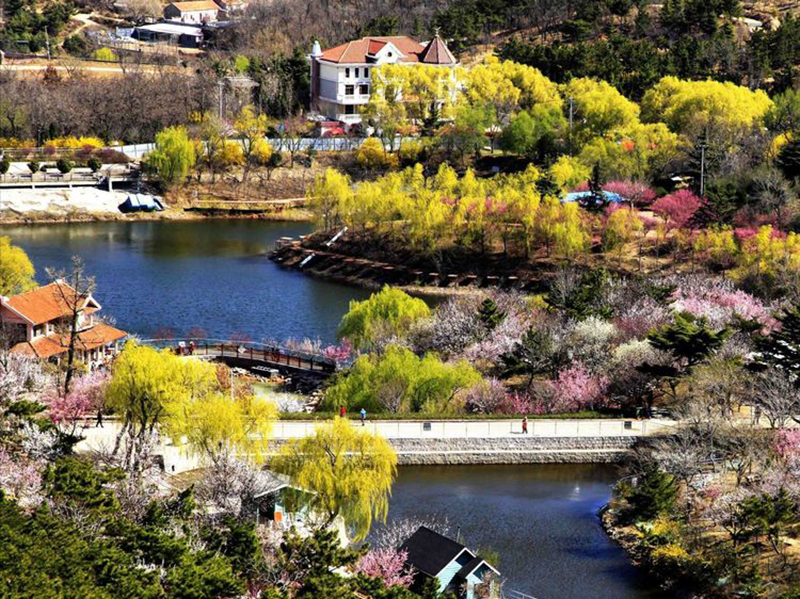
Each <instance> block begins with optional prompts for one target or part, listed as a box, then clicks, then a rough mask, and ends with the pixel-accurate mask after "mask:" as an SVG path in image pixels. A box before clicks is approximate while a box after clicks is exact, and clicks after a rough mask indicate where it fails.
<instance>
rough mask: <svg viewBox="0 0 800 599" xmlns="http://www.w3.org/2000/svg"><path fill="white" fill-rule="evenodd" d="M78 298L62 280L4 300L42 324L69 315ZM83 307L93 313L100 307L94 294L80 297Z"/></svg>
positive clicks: (30, 318)
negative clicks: (93, 296)
mask: <svg viewBox="0 0 800 599" xmlns="http://www.w3.org/2000/svg"><path fill="white" fill-rule="evenodd" d="M75 300H76V293H75V290H74V289H73V288H72V287H70V286H69V285H67V284H66V283H64V282H62V281H54V282H53V283H50V284H49V285H44V286H42V287H37V288H36V289H33V290H31V291H27V292H25V293H20V294H19V295H15V296H13V297H10V298H9V299H8V300H6V301H5V302H3V303H4V304H5V305H6V306H7V307H9V308H11V310H13V311H14V312H16V313H17V314H19V315H20V316H22V317H23V318H25V319H26V320H28V321H29V322H31V323H33V324H35V325H36V324H42V323H45V322H50V321H51V320H56V319H58V318H62V317H64V316H69V314H70V312H71V309H72V306H74V304H75ZM78 301H79V302H80V303H81V309H83V310H84V312H85V313H86V314H91V313H92V312H95V311H96V310H98V309H99V308H100V305H99V304H98V303H97V302H96V301H95V300H94V298H92V296H91V295H90V296H88V297H86V296H83V297H81V298H78Z"/></svg>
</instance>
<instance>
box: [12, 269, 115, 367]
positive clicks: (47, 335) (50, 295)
mask: <svg viewBox="0 0 800 599" xmlns="http://www.w3.org/2000/svg"><path fill="white" fill-rule="evenodd" d="M76 308H77V312H78V318H77V331H78V336H77V342H76V345H75V350H76V352H77V358H78V359H79V360H81V361H82V362H84V363H85V364H86V365H87V366H89V367H94V366H97V365H99V364H102V363H103V362H105V361H106V360H107V359H108V358H110V357H112V356H113V355H115V354H116V353H117V350H118V346H119V341H120V340H121V339H123V338H125V337H127V335H128V334H127V333H126V332H125V331H121V330H119V329H117V328H115V327H112V326H110V325H108V324H106V323H104V322H102V321H101V320H100V319H99V318H98V316H97V313H98V312H99V311H100V309H101V308H102V306H100V304H99V303H98V302H97V300H96V299H95V298H94V297H93V296H92V295H91V294H86V295H80V296H79V295H78V294H77V293H76V292H75V289H73V288H72V287H70V286H69V285H68V284H67V283H65V282H64V281H62V280H57V281H54V282H52V283H50V284H49V285H44V286H42V287H37V288H36V289H32V290H31V291H26V292H25V293H20V294H18V295H14V296H12V297H4V296H0V323H1V324H2V326H3V331H4V333H5V335H7V336H8V337H9V339H8V340H9V341H10V342H11V351H12V352H17V353H21V354H24V355H28V356H31V357H36V358H41V359H53V360H56V361H57V360H59V359H60V358H61V357H62V355H65V354H66V353H67V352H68V351H69V340H70V328H71V327H70V325H71V322H72V316H73V312H74V310H75V309H76Z"/></svg>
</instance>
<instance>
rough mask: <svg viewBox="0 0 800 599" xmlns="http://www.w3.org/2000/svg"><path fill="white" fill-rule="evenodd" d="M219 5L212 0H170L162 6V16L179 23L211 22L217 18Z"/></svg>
mask: <svg viewBox="0 0 800 599" xmlns="http://www.w3.org/2000/svg"><path fill="white" fill-rule="evenodd" d="M219 11H220V7H219V5H218V4H217V3H216V2H214V1H213V0H187V1H186V2H171V3H170V4H168V5H167V6H166V7H164V18H165V19H167V20H168V21H179V22H181V23H190V24H198V25H199V24H203V23H213V22H215V21H217V20H218V18H219Z"/></svg>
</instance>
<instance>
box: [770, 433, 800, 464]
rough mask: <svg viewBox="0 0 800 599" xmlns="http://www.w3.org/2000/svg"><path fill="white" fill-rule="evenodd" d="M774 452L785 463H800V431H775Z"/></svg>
mask: <svg viewBox="0 0 800 599" xmlns="http://www.w3.org/2000/svg"><path fill="white" fill-rule="evenodd" d="M772 450H773V451H774V452H775V454H776V455H777V456H778V457H779V458H781V459H782V460H783V461H784V462H789V461H791V460H799V461H800V429H798V428H793V429H789V428H781V429H778V430H777V431H775V438H774V439H773V441H772Z"/></svg>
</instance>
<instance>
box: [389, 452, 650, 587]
mask: <svg viewBox="0 0 800 599" xmlns="http://www.w3.org/2000/svg"><path fill="white" fill-rule="evenodd" d="M616 478H617V470H616V467H615V466H612V465H605V464H603V465H600V464H598V465H590V464H535V465H533V464H532V465H524V466H403V467H401V468H400V473H399V476H398V479H397V482H396V483H395V485H394V487H393V489H392V499H391V501H390V503H389V521H391V520H392V519H395V518H397V519H403V518H409V517H410V518H413V517H418V516H433V517H434V519H437V520H441V519H444V518H446V520H447V521H448V522H449V523H450V524H451V525H453V528H454V530H453V532H454V533H456V532H459V531H458V528H460V535H461V542H462V543H463V544H465V545H467V546H468V547H469V548H470V549H473V550H477V549H478V548H484V547H488V548H489V549H491V550H492V551H494V552H496V553H497V554H498V555H499V556H500V563H499V564H498V565H497V569H498V570H500V572H501V574H502V575H503V577H504V579H505V586H504V588H505V590H506V591H508V590H509V589H513V590H516V591H520V592H522V593H525V594H527V595H531V596H533V597H536V599H656V598H657V597H659V595H658V594H657V593H656V591H655V590H654V589H653V588H652V587H651V586H650V585H649V584H648V581H647V580H646V579H645V577H644V575H643V574H642V573H641V572H640V571H638V570H637V569H636V568H634V567H633V565H631V563H630V562H629V561H628V558H627V556H626V555H625V554H624V553H623V551H622V549H621V548H620V547H619V546H618V545H617V544H616V543H614V542H613V541H611V539H609V538H608V536H607V535H606V534H605V531H604V530H603V529H602V528H601V526H600V520H599V518H598V517H597V510H598V509H600V507H601V506H603V505H604V504H605V503H606V502H607V501H608V499H609V497H610V495H611V489H612V487H613V485H614V482H615V481H616Z"/></svg>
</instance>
